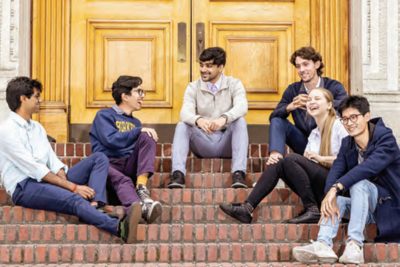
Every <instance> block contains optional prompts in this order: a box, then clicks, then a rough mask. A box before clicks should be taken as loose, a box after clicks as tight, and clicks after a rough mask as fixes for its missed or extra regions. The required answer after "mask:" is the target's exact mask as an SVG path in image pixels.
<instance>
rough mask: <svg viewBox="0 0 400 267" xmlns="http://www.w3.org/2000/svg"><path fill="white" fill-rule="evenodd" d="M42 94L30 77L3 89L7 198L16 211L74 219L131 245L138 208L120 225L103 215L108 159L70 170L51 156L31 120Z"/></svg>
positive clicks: (1, 136)
mask: <svg viewBox="0 0 400 267" xmlns="http://www.w3.org/2000/svg"><path fill="white" fill-rule="evenodd" d="M41 92H42V84H41V83H40V82H39V81H37V80H33V79H30V78H28V77H16V78H14V79H12V80H11V81H10V82H9V83H8V85H7V89H6V100H7V104H8V106H9V108H10V109H11V113H10V117H9V118H8V119H7V120H6V121H5V122H4V123H3V124H2V125H1V129H0V172H1V174H2V179H3V183H4V186H5V188H6V190H7V193H8V194H10V195H11V197H12V200H13V202H14V204H15V205H19V206H23V207H26V208H31V209H42V210H48V211H53V212H59V213H64V214H71V215H75V216H77V217H78V218H79V219H80V220H81V221H84V222H86V223H88V224H91V225H94V226H96V227H99V228H100V229H102V230H104V231H106V232H108V233H110V234H113V235H115V236H118V237H121V238H122V239H123V240H124V241H125V242H127V243H132V242H134V241H135V240H136V234H137V224H138V222H139V220H140V218H141V216H142V214H141V210H142V209H141V206H140V204H139V203H133V204H132V206H131V208H130V212H129V214H128V216H127V217H126V218H125V219H124V220H121V221H120V220H118V219H116V218H111V217H110V216H108V215H107V214H104V209H103V207H104V206H105V203H106V201H107V200H106V190H105V186H106V181H107V174H108V159H107V157H106V156H105V155H104V154H102V153H94V154H92V155H91V156H89V157H88V158H87V159H85V160H84V161H81V162H80V163H78V164H77V165H75V166H74V167H72V168H71V169H70V170H68V167H67V166H66V165H65V164H63V163H62V162H61V161H60V160H59V159H58V158H57V156H56V155H55V153H54V151H53V150H52V148H51V146H50V143H49V142H48V141H47V135H46V131H45V130H44V128H43V126H42V125H40V124H39V123H38V122H36V121H33V120H31V119H30V118H31V116H32V114H33V113H38V112H39V105H40V103H41V102H42V100H41V98H40V93H41ZM86 183H88V186H85V184H86Z"/></svg>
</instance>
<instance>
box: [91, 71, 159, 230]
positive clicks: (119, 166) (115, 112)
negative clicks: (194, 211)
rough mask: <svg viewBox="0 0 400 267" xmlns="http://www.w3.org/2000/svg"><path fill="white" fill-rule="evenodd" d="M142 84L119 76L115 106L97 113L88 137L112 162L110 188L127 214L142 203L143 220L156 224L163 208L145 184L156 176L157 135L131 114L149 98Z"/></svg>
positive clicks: (114, 86)
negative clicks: (154, 199) (152, 196)
mask: <svg viewBox="0 0 400 267" xmlns="http://www.w3.org/2000/svg"><path fill="white" fill-rule="evenodd" d="M141 84H142V79H141V78H139V77H132V76H120V77H119V78H118V80H117V81H116V82H114V83H113V86H112V96H113V98H114V100H115V103H116V104H115V105H114V106H113V107H112V108H107V109H103V110H99V111H98V112H97V114H96V117H95V118H94V121H93V124H92V129H91V131H90V133H89V137H90V144H91V145H92V151H93V152H102V153H104V154H105V155H106V156H107V157H108V159H109V162H110V167H109V170H108V180H107V186H108V187H112V188H113V189H114V190H115V192H116V194H117V196H118V198H119V200H120V201H121V203H122V206H123V207H124V210H125V212H128V211H129V208H130V206H131V204H132V203H135V202H141V204H142V217H143V219H144V220H145V221H146V222H147V223H153V222H154V221H155V220H157V218H158V217H160V215H161V212H162V206H161V204H160V203H159V202H158V201H153V200H152V199H151V198H150V196H149V195H150V194H149V192H148V190H147V188H146V184H147V179H148V178H150V177H151V176H152V175H153V173H154V158H155V156H156V145H157V140H158V136H157V133H156V131H155V130H154V129H151V128H145V127H142V125H141V122H140V121H139V120H138V119H137V118H135V117H134V116H133V115H132V113H133V112H134V111H139V110H140V109H141V107H142V102H143V99H144V98H145V96H146V93H145V91H144V90H143V89H142V88H141V87H140V85H141ZM135 185H136V188H135Z"/></svg>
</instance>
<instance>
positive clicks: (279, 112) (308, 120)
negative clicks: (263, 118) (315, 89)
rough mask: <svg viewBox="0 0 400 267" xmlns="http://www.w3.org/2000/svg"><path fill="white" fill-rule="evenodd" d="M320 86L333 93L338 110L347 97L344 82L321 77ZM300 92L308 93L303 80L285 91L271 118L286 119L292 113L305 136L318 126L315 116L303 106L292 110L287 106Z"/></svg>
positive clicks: (295, 123) (295, 122)
mask: <svg viewBox="0 0 400 267" xmlns="http://www.w3.org/2000/svg"><path fill="white" fill-rule="evenodd" d="M320 87H323V88H325V89H327V90H329V91H330V92H331V93H332V95H333V99H334V104H333V105H334V108H335V109H336V110H337V108H338V107H339V104H340V102H342V100H343V99H344V98H346V97H347V92H346V90H345V89H344V86H343V84H341V83H340V82H338V81H336V80H332V79H329V78H327V77H321V84H320ZM299 94H307V91H306V89H305V88H304V83H303V82H295V83H292V84H291V85H289V86H288V88H286V90H285V92H283V95H282V99H281V101H280V102H279V104H278V105H277V106H276V108H275V110H274V111H273V112H272V114H271V116H270V117H269V120H270V121H271V120H272V119H273V118H275V117H279V118H282V119H286V118H287V117H288V116H289V115H290V113H292V117H293V121H294V125H296V127H297V128H298V129H299V130H300V131H301V132H302V133H303V134H304V135H305V136H309V135H310V133H311V131H312V130H314V129H315V128H316V127H317V124H316V123H315V120H314V118H313V117H311V116H306V115H307V111H306V110H303V109H301V108H298V109H296V110H293V111H292V112H286V107H287V106H288V105H289V104H290V103H292V102H293V99H294V98H295V97H296V96H298V95H299Z"/></svg>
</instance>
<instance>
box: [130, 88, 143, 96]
mask: <svg viewBox="0 0 400 267" xmlns="http://www.w3.org/2000/svg"><path fill="white" fill-rule="evenodd" d="M132 92H137V93H138V95H139V96H141V97H146V92H145V91H144V90H143V89H135V90H132Z"/></svg>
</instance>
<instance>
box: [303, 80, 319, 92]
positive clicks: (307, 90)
mask: <svg viewBox="0 0 400 267" xmlns="http://www.w3.org/2000/svg"><path fill="white" fill-rule="evenodd" d="M320 85H321V77H319V78H318V83H317V86H315V88H317V87H319V86H320ZM304 88H305V89H306V92H307V94H309V93H310V90H309V89H308V88H307V86H306V84H304ZM312 89H314V88H312Z"/></svg>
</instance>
